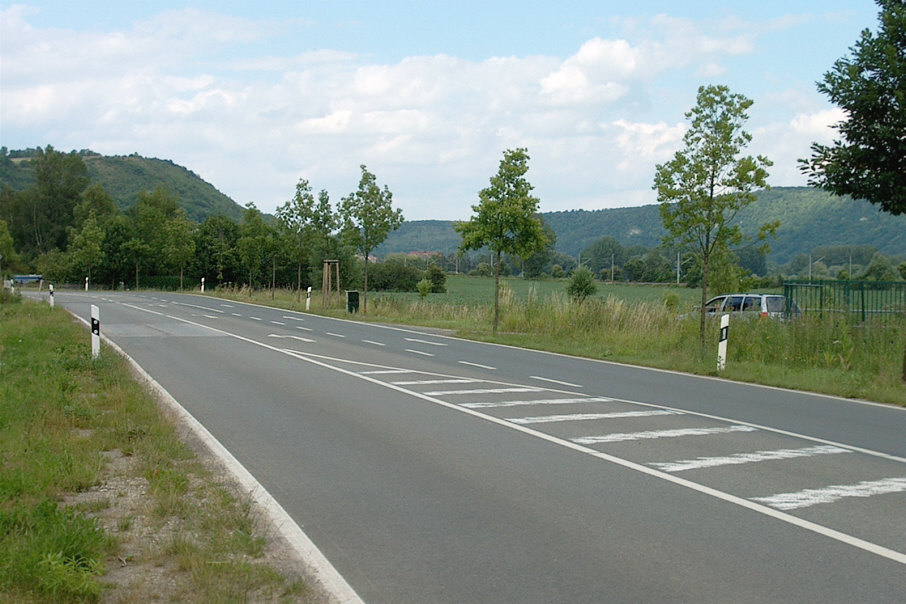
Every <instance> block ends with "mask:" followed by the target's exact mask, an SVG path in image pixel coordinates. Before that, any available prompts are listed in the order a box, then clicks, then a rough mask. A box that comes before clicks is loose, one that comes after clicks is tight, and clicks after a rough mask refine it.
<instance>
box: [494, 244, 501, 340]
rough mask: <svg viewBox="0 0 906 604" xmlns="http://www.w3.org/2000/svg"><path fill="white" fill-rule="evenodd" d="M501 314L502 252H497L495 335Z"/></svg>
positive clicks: (495, 269)
mask: <svg viewBox="0 0 906 604" xmlns="http://www.w3.org/2000/svg"><path fill="white" fill-rule="evenodd" d="M499 316H500V252H497V266H495V267H494V335H495V336H496V335H497V319H498V317H499Z"/></svg>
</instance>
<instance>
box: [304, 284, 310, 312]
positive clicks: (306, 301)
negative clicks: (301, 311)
mask: <svg viewBox="0 0 906 604" xmlns="http://www.w3.org/2000/svg"><path fill="white" fill-rule="evenodd" d="M310 307H311V285H309V286H308V291H307V292H306V293H305V310H306V311H308V309H309V308H310Z"/></svg>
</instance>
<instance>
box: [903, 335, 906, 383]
mask: <svg viewBox="0 0 906 604" xmlns="http://www.w3.org/2000/svg"><path fill="white" fill-rule="evenodd" d="M903 381H904V382H906V344H904V345H903Z"/></svg>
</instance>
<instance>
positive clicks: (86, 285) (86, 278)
mask: <svg viewBox="0 0 906 604" xmlns="http://www.w3.org/2000/svg"><path fill="white" fill-rule="evenodd" d="M85 291H86V292H87V291H88V277H85Z"/></svg>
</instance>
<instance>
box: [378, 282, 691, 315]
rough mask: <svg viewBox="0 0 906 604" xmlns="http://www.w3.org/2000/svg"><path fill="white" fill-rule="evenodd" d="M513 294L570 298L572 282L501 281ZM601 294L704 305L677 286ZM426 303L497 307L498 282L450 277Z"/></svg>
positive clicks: (601, 288) (612, 288)
mask: <svg viewBox="0 0 906 604" xmlns="http://www.w3.org/2000/svg"><path fill="white" fill-rule="evenodd" d="M500 282H501V284H503V285H505V286H506V287H507V288H508V289H509V290H510V291H511V292H512V294H513V298H514V300H516V301H523V302H524V301H526V300H528V299H529V295H530V292H531V295H532V296H533V297H534V298H536V299H538V300H546V299H550V298H552V297H556V296H566V286H567V284H568V283H569V280H568V279H541V280H534V279H518V278H512V277H506V278H501V280H500ZM597 285H598V292H597V294H595V296H594V297H596V298H601V299H603V298H607V297H615V298H619V299H621V300H625V301H627V302H653V303H658V302H662V301H663V300H664V296H665V294H669V293H672V294H675V295H676V296H677V297H678V300H679V304H680V306H683V307H687V308H691V307H692V306H694V305H695V304H698V303H699V301H700V292H699V290H697V289H690V288H688V287H679V286H675V285H669V284H668V285H664V284H654V285H641V284H637V283H604V282H601V281H599V282H597ZM369 299H372V300H381V299H399V300H412V301H415V300H418V299H419V295H418V294H417V293H397V292H392V293H391V292H374V293H369ZM424 302H425V303H427V304H432V305H444V304H451V305H469V306H480V305H488V304H493V303H494V279H492V278H489V277H474V276H469V275H448V276H447V293H445V294H431V295H429V296H428V297H427V298H426V299H425V300H424Z"/></svg>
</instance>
